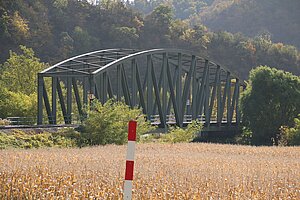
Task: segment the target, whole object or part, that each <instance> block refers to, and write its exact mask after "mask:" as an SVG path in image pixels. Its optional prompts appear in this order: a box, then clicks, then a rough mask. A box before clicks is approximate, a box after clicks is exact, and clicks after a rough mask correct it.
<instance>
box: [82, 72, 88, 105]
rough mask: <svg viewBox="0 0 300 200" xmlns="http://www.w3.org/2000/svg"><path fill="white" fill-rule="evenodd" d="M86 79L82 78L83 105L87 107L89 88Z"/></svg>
mask: <svg viewBox="0 0 300 200" xmlns="http://www.w3.org/2000/svg"><path fill="white" fill-rule="evenodd" d="M88 85H89V82H88V78H87V77H84V78H83V105H85V106H87V105H88V88H89V86H88Z"/></svg>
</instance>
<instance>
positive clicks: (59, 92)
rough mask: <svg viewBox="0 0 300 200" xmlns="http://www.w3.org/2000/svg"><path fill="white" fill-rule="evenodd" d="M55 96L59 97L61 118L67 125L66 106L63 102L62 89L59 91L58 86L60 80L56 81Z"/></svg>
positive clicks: (59, 87)
mask: <svg viewBox="0 0 300 200" xmlns="http://www.w3.org/2000/svg"><path fill="white" fill-rule="evenodd" d="M57 94H58V97H59V102H60V107H61V111H62V114H63V117H64V121H65V124H67V122H68V119H67V109H66V104H65V101H64V96H63V94H62V89H61V86H60V80H59V79H57Z"/></svg>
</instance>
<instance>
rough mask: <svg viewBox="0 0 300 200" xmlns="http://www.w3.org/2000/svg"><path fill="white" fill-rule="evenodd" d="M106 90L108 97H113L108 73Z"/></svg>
mask: <svg viewBox="0 0 300 200" xmlns="http://www.w3.org/2000/svg"><path fill="white" fill-rule="evenodd" d="M107 85H108V86H107V87H108V88H107V91H108V97H109V98H110V99H112V98H114V92H113V87H112V85H111V81H110V77H109V74H108V73H107Z"/></svg>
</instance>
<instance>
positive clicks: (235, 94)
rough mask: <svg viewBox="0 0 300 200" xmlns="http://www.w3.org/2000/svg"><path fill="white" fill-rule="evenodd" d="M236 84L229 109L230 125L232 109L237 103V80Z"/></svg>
mask: <svg viewBox="0 0 300 200" xmlns="http://www.w3.org/2000/svg"><path fill="white" fill-rule="evenodd" d="M235 80H236V82H235V84H234V92H233V96H232V102H231V109H230V123H232V118H233V113H234V108H235V106H236V102H237V101H238V89H239V85H240V84H239V79H235Z"/></svg>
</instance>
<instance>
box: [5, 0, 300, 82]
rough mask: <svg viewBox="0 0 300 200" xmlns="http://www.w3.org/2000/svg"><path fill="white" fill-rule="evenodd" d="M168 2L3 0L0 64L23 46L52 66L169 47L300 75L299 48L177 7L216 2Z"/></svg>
mask: <svg viewBox="0 0 300 200" xmlns="http://www.w3.org/2000/svg"><path fill="white" fill-rule="evenodd" d="M145 2H146V1H144V4H145ZM154 2H155V3H154ZM170 2H171V1H170ZM170 2H169V3H168V4H165V5H162V4H160V3H161V2H160V1H147V2H146V3H147V5H148V4H151V9H149V11H147V12H146V11H145V13H147V14H143V13H139V11H138V10H141V9H142V7H143V6H142V3H143V2H142V1H140V2H138V1H135V4H134V5H133V4H132V3H130V5H129V2H127V3H126V2H125V3H122V2H120V1H113V0H106V1H100V4H99V5H97V6H95V5H92V4H90V3H88V2H86V1H78V0H25V1H23V0H16V1H8V0H2V1H0V43H1V46H0V53H1V54H0V62H1V63H3V62H4V61H5V59H7V58H8V56H9V50H14V51H17V49H18V46H19V45H25V46H27V47H30V48H33V50H34V51H35V52H36V55H37V56H38V57H39V58H40V59H41V60H42V61H44V62H48V63H50V64H53V63H55V62H57V61H60V60H63V59H65V58H68V57H70V56H72V55H77V54H80V53H84V52H88V51H92V50H96V49H105V48H116V47H118V48H119V47H123V48H139V49H148V48H157V47H170V48H181V49H189V50H193V51H196V52H198V53H199V54H200V55H202V56H206V57H209V58H210V59H212V60H215V61H216V62H218V63H220V64H221V65H224V66H227V67H228V68H229V69H230V70H231V71H233V72H235V73H236V74H238V75H240V76H241V77H243V78H247V77H248V72H249V70H250V69H251V68H253V67H255V66H258V65H268V66H272V67H276V68H279V69H284V70H287V71H290V72H293V73H295V74H299V71H300V69H299V68H300V61H299V52H298V50H297V48H295V47H293V46H289V45H285V44H282V43H273V42H272V41H271V38H270V35H268V34H265V33H263V34H260V35H258V36H256V37H254V38H248V37H245V36H243V35H242V34H240V33H237V34H231V33H229V32H211V31H210V30H209V29H208V28H207V27H205V26H204V25H203V24H201V23H200V22H199V20H191V19H189V20H184V19H185V17H183V16H178V12H177V10H178V9H179V8H182V9H184V8H185V7H184V6H183V4H187V5H186V7H189V6H190V5H191V9H196V8H197V6H198V7H199V9H198V10H201V9H202V7H203V8H204V7H205V6H206V7H207V6H210V5H213V3H212V1H207V0H206V1H199V2H198V3H199V4H201V3H200V2H202V4H201V5H202V7H201V6H200V5H198V4H196V3H193V2H194V1H176V2H177V3H176V5H177V4H178V6H177V7H178V9H177V10H176V9H175V12H174V6H175V1H174V2H173V4H174V5H173V4H171V3H170ZM144 4H143V5H144ZM181 4H182V6H179V5H181ZM139 5H140V6H139ZM138 7H141V8H139V9H137V8H138ZM194 7H196V8H194ZM175 8H176V6H175ZM198 10H197V9H196V11H195V12H198ZM193 12H194V11H193ZM179 13H180V12H179ZM188 15H190V14H188ZM176 17H177V18H181V19H176Z"/></svg>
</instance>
